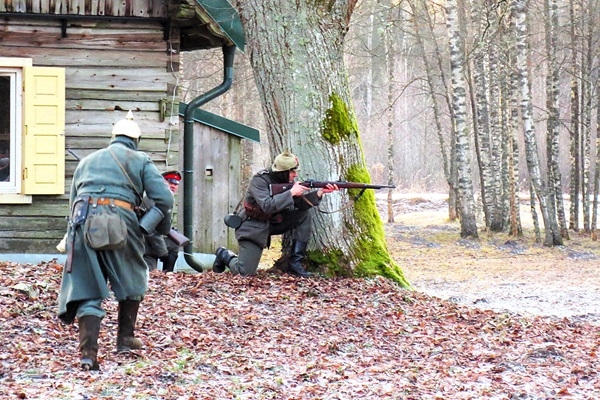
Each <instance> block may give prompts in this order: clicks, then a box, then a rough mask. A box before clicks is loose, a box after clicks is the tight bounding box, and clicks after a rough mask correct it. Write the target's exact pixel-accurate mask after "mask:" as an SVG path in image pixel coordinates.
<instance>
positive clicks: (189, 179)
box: [183, 46, 235, 272]
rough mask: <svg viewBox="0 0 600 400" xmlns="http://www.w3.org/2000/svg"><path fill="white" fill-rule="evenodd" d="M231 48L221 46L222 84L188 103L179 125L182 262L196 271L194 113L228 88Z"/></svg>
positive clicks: (199, 270) (231, 76) (230, 81)
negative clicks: (181, 187)
mask: <svg viewBox="0 0 600 400" xmlns="http://www.w3.org/2000/svg"><path fill="white" fill-rule="evenodd" d="M234 53H235V46H223V75H224V76H223V82H222V83H221V84H220V85H219V86H217V87H215V88H213V89H211V90H209V91H208V92H206V93H204V94H201V95H200V96H198V97H196V98H195V99H194V100H192V101H191V102H190V103H189V104H188V105H187V106H186V108H185V112H184V126H183V177H184V180H183V234H184V235H185V236H187V237H188V238H189V239H190V242H189V243H188V244H186V245H185V246H184V247H183V254H184V257H185V261H186V262H187V263H188V265H189V266H190V267H192V268H193V269H195V270H196V271H198V272H203V271H204V268H203V265H202V263H201V262H200V261H198V259H196V257H194V255H193V244H192V243H193V241H194V240H193V230H194V224H193V218H194V170H193V167H194V154H193V150H194V111H195V110H196V109H197V108H200V107H201V106H202V105H204V104H206V103H208V102H209V101H211V100H212V99H214V98H216V97H219V96H220V95H222V94H223V93H225V92H226V91H228V90H229V89H230V88H231V84H232V82H233V56H234Z"/></svg>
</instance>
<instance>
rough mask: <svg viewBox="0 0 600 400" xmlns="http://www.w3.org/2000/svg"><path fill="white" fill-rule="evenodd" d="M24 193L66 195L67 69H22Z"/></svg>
mask: <svg viewBox="0 0 600 400" xmlns="http://www.w3.org/2000/svg"><path fill="white" fill-rule="evenodd" d="M23 104H24V106H23V121H24V124H23V125H24V129H23V142H22V146H23V194H64V192H65V69H64V68H51V67H24V68H23Z"/></svg>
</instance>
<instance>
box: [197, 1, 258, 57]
mask: <svg viewBox="0 0 600 400" xmlns="http://www.w3.org/2000/svg"><path fill="white" fill-rule="evenodd" d="M196 1H197V2H198V5H199V6H200V7H201V8H202V9H203V10H204V11H205V12H206V14H207V15H208V16H209V17H210V19H212V20H213V21H215V22H216V23H217V24H218V25H219V28H221V30H222V31H223V34H224V35H225V36H227V38H228V39H229V40H231V42H232V43H233V44H234V45H235V46H236V47H237V48H238V49H240V51H244V45H245V44H246V37H245V35H244V28H242V21H241V20H240V16H239V14H238V12H237V10H236V9H235V8H233V7H232V6H231V4H229V2H228V1H227V0H196Z"/></svg>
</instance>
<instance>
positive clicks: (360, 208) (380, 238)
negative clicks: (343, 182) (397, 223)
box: [347, 165, 410, 288]
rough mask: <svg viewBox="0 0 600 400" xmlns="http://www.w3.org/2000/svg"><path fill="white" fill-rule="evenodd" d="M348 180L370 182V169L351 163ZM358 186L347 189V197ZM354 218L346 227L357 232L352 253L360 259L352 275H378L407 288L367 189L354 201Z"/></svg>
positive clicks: (371, 191) (354, 193)
mask: <svg viewBox="0 0 600 400" xmlns="http://www.w3.org/2000/svg"><path fill="white" fill-rule="evenodd" d="M347 178H348V181H351V182H364V183H370V179H369V172H368V171H367V169H366V168H365V167H364V166H359V165H354V166H351V167H350V168H349V169H348V173H347ZM359 191H360V189H352V190H351V191H349V192H350V193H349V194H350V196H356V195H358V194H359ZM353 211H354V221H353V224H352V226H348V227H347V228H348V229H353V230H354V231H356V230H357V229H358V230H359V231H358V232H355V233H357V234H358V236H359V239H358V240H357V241H356V248H355V249H354V252H353V253H354V254H355V255H356V256H357V258H358V259H359V260H361V261H360V263H359V264H358V265H357V266H356V268H355V271H354V275H355V276H362V277H366V276H375V275H381V276H385V277H386V278H389V279H391V280H393V281H395V282H397V283H399V284H400V285H402V286H403V287H406V288H410V284H409V283H408V281H407V280H406V278H405V277H404V274H403V272H402V270H401V269H400V267H399V266H398V265H397V264H396V263H395V262H394V260H392V258H391V257H390V254H389V252H388V250H387V244H386V241H385V231H384V229H383V222H382V221H381V217H380V216H379V213H378V211H377V207H376V205H375V191H374V190H366V191H365V192H364V193H363V194H362V196H361V197H360V198H359V199H358V200H357V201H356V202H355V203H354V207H353Z"/></svg>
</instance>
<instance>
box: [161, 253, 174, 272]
mask: <svg viewBox="0 0 600 400" xmlns="http://www.w3.org/2000/svg"><path fill="white" fill-rule="evenodd" d="M177 257H178V254H177V253H176V252H174V251H171V252H169V253H168V254H167V255H166V256H164V257H161V258H160V261H162V263H163V264H162V271H163V272H173V271H174V270H175V263H176V262H177Z"/></svg>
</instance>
